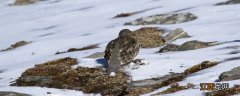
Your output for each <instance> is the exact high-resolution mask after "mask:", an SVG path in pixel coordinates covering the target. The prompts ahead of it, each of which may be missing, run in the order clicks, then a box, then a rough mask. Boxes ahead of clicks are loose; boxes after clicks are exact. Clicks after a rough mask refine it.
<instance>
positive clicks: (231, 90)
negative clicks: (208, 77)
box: [205, 85, 240, 96]
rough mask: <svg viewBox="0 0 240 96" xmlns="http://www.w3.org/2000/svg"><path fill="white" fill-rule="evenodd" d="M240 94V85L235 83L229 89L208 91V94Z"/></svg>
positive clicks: (223, 95)
mask: <svg viewBox="0 0 240 96" xmlns="http://www.w3.org/2000/svg"><path fill="white" fill-rule="evenodd" d="M236 94H240V85H234V87H232V88H229V89H228V90H221V91H213V92H206V93H205V95H206V96H231V95H236Z"/></svg>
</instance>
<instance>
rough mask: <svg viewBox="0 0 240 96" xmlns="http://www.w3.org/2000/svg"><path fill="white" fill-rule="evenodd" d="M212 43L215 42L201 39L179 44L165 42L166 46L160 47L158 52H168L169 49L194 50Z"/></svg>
mask: <svg viewBox="0 0 240 96" xmlns="http://www.w3.org/2000/svg"><path fill="white" fill-rule="evenodd" d="M213 45H215V44H213V43H211V42H201V41H197V40H193V41H187V42H185V43H183V44H182V45H180V46H179V45H175V44H167V45H166V46H164V47H163V48H161V49H160V50H159V52H160V53H163V52H169V51H186V50H195V49H200V48H206V47H210V46H213Z"/></svg>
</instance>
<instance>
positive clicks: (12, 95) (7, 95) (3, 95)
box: [0, 91, 31, 96]
mask: <svg viewBox="0 0 240 96" xmlns="http://www.w3.org/2000/svg"><path fill="white" fill-rule="evenodd" d="M0 96H31V95H28V94H23V93H17V92H10V91H1V92H0Z"/></svg>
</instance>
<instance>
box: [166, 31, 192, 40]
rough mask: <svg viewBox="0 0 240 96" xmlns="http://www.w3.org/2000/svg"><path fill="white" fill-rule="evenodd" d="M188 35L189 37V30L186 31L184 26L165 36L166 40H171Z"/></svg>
mask: <svg viewBox="0 0 240 96" xmlns="http://www.w3.org/2000/svg"><path fill="white" fill-rule="evenodd" d="M187 37H189V35H188V34H187V32H184V31H183V29H182V28H177V29H176V30H174V31H172V32H170V33H168V34H167V35H166V36H164V37H163V38H164V40H165V41H166V42H171V41H174V40H177V39H180V38H187Z"/></svg>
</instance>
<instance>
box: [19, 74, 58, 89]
mask: <svg viewBox="0 0 240 96" xmlns="http://www.w3.org/2000/svg"><path fill="white" fill-rule="evenodd" d="M52 78H53V77H52V76H22V77H20V78H19V79H18V81H17V82H18V83H19V82H21V84H23V85H24V83H32V84H34V85H35V86H41V87H43V86H46V85H49V84H51V83H52ZM21 84H19V85H21Z"/></svg>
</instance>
